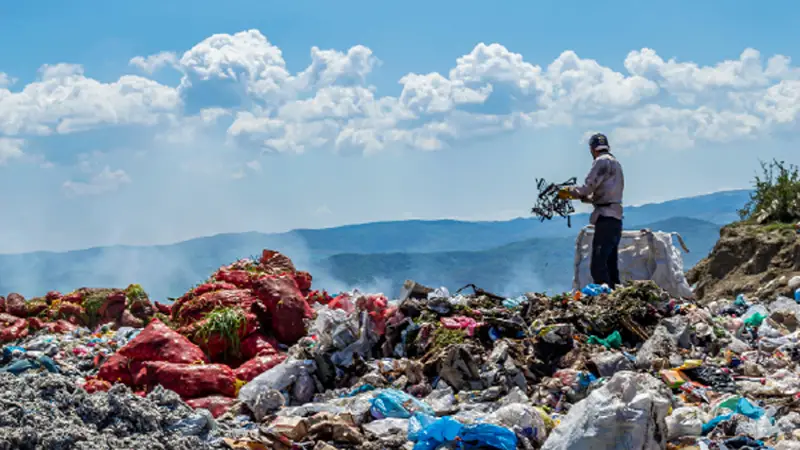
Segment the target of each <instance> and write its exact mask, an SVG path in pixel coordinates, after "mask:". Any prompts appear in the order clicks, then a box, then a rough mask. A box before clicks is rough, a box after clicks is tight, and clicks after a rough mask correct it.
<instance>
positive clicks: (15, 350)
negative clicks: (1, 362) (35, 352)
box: [3, 345, 27, 359]
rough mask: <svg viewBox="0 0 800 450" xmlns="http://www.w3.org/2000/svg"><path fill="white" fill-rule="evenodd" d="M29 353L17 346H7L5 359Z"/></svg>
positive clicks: (4, 350)
mask: <svg viewBox="0 0 800 450" xmlns="http://www.w3.org/2000/svg"><path fill="white" fill-rule="evenodd" d="M26 352H27V350H25V349H24V348H22V347H18V346H16V345H7V346H5V347H3V359H11V358H13V357H14V356H19V355H24V354H25V353H26Z"/></svg>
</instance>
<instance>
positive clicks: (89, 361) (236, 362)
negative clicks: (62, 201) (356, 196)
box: [0, 250, 800, 450]
mask: <svg viewBox="0 0 800 450" xmlns="http://www.w3.org/2000/svg"><path fill="white" fill-rule="evenodd" d="M473 288H474V289H473V290H474V292H473V293H463V292H461V291H459V292H456V293H454V294H451V293H450V292H449V291H448V290H447V289H445V288H438V289H432V288H430V287H426V286H422V285H419V284H417V283H414V282H408V283H407V284H406V286H405V287H404V289H403V292H402V293H401V295H400V298H398V299H394V300H389V299H387V298H386V297H385V296H383V295H380V294H373V295H369V294H363V293H360V292H358V291H353V292H345V293H340V294H338V295H336V296H331V295H328V294H327V293H326V292H324V291H321V292H318V291H312V290H311V276H310V275H309V274H307V273H305V272H300V271H297V270H296V269H295V267H294V265H293V264H292V263H291V260H289V258H287V257H286V256H284V255H281V254H280V253H277V252H272V251H269V250H266V251H264V253H263V254H262V257H261V258H260V260H259V261H250V260H243V261H239V262H236V263H234V264H232V265H230V266H227V267H223V268H221V269H220V270H219V271H217V272H216V273H215V274H214V275H213V276H212V277H211V279H210V280H208V281H207V282H205V283H203V284H201V285H199V286H197V287H195V288H193V289H192V290H190V291H189V292H188V293H187V294H185V295H184V296H182V297H181V298H180V299H178V300H176V301H175V302H174V303H173V304H171V305H161V304H156V305H154V307H153V310H154V312H153V313H152V315H151V316H148V317H147V319H146V320H145V319H142V321H143V322H146V324H145V323H143V324H142V325H144V326H143V327H141V326H140V327H133V326H123V324H122V323H121V322H120V321H119V320H116V321H108V320H105V321H100V322H98V325H97V326H96V328H88V327H86V326H83V325H81V326H78V325H76V324H74V323H72V322H69V321H68V323H70V324H71V325H73V327H69V328H67V329H61V328H56V327H55V326H54V325H51V326H47V325H45V326H43V327H40V328H39V329H36V330H33V329H31V326H30V323H29V324H28V327H27V330H28V333H27V334H26V335H23V333H22V332H21V331H19V328H20V326H22V324H20V323H18V320H19V319H14V321H13V322H10V324H11V326H13V327H16V328H14V329H15V331H14V333H16V334H14V336H18V337H19V338H18V339H15V340H13V341H11V342H8V343H7V345H6V346H5V347H4V348H3V359H2V361H0V372H5V373H0V388H2V389H3V391H4V392H3V395H2V396H0V401H2V402H3V407H2V408H0V411H3V412H0V449H4V448H26V447H24V445H29V446H30V447H29V448H64V449H68V448H69V449H71V448H134V446H135V447H138V448H230V449H244V448H247V449H262V448H263V449H283V450H289V449H309V450H312V449H313V450H333V449H361V450H391V449H409V450H411V449H416V450H420V449H421V450H426V449H431V450H432V449H440V448H463V449H470V448H472V449H479V448H480V449H498V450H512V449H517V448H520V449H547V450H555V449H568V448H569V449H584V448H585V449H590V448H591V449H612V448H613V449H616V448H626V449H663V448H674V449H678V448H689V449H712V448H713V449H748V448H749V449H762V448H763V449H766V448H774V449H800V367H798V364H799V363H800V343H798V338H800V303H799V302H798V301H795V300H794V299H792V298H787V297H778V298H775V299H766V298H765V299H756V298H749V297H745V296H743V295H741V296H739V297H738V298H736V299H718V300H716V301H712V302H709V303H708V304H706V306H700V305H698V304H696V303H693V302H692V301H688V300H682V299H676V298H672V297H670V295H669V294H667V293H666V292H665V291H663V290H661V289H659V288H658V287H657V286H656V285H655V284H653V283H652V282H636V283H633V284H630V285H628V286H625V287H621V288H618V289H616V290H614V291H613V292H612V291H610V290H609V289H608V288H607V287H605V286H595V285H589V286H586V287H585V288H584V289H582V290H581V291H578V292H574V293H565V294H562V295H558V296H547V295H544V294H536V293H530V294H526V295H524V296H520V297H517V298H504V297H502V296H498V295H494V294H492V293H489V292H485V291H482V290H480V289H478V288H476V287H474V286H473ZM9 297H10V296H9ZM125 305H126V310H128V309H127V308H128V307H127V302H126V303H125ZM5 306H6V307H7V306H8V303H7V302H6V304H5ZM15 308H16V309H14V311H15V312H19V311H20V308H19V307H18V306H16V307H15ZM6 314H8V309H7V308H6ZM14 317H19V316H16V315H15V316H14ZM47 317H48V319H49V320H50V321H48V322H43V324H52V323H57V322H58V320H65V319H62V318H60V317H59V316H53V317H50V316H47ZM25 320H28V319H25ZM60 430H69V431H60ZM137 439H138V440H137ZM25 442H28V443H30V444H25ZM156 442H159V443H156ZM32 443H38V444H37V445H39V447H36V445H33V444H32ZM20 445H22V447H20ZM142 445H144V447H142Z"/></svg>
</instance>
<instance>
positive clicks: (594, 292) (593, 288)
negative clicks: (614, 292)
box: [581, 284, 611, 297]
mask: <svg viewBox="0 0 800 450" xmlns="http://www.w3.org/2000/svg"><path fill="white" fill-rule="evenodd" d="M610 293H611V288H609V287H608V286H606V285H605V284H602V285H601V284H587V285H586V287H584V288H583V289H581V294H583V295H585V296H587V297H596V296H598V295H600V294H610Z"/></svg>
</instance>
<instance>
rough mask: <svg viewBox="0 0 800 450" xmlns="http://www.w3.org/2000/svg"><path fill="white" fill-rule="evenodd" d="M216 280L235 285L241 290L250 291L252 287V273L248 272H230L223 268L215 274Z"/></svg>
mask: <svg viewBox="0 0 800 450" xmlns="http://www.w3.org/2000/svg"><path fill="white" fill-rule="evenodd" d="M214 279H215V280H217V281H224V282H227V283H230V284H233V285H235V286H236V287H237V288H239V289H249V288H250V285H251V283H250V272H248V271H246V270H228V269H226V268H224V267H223V268H222V269H219V270H218V271H217V273H215V274H214Z"/></svg>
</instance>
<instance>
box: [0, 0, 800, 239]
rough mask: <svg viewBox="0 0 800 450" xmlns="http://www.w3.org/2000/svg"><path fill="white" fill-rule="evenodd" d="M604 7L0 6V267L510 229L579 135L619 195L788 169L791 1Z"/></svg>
mask: <svg viewBox="0 0 800 450" xmlns="http://www.w3.org/2000/svg"><path fill="white" fill-rule="evenodd" d="M561 3H564V2H561ZM606 3H611V5H608V4H604V5H601V4H600V2H588V1H574V2H569V4H568V5H567V6H558V2H522V1H518V2H517V1H514V2H500V3H498V5H495V6H489V4H488V3H486V2H472V1H460V2H453V1H436V2H422V1H416V0H410V1H404V2H391V3H390V2H363V1H340V2H310V1H293V2H281V3H278V2H266V1H234V0H231V1H229V2H226V3H225V6H221V5H222V4H221V3H219V2H211V1H192V2H188V1H183V0H170V1H168V2H165V1H160V2H155V1H150V0H144V1H138V2H95V1H88V0H87V1H78V2H56V1H39V2H16V1H9V2H3V3H2V4H0V42H2V43H3V44H2V45H0V164H2V165H0V188H2V190H3V192H4V195H3V196H0V211H2V213H3V216H4V219H5V220H3V221H2V222H0V236H2V238H0V252H20V251H30V250H41V249H49V250H65V249H74V248H83V247H88V246H95V245H108V244H115V243H123V244H151V243H169V242H175V241H178V240H183V239H187V238H190V237H195V236H202V235H210V234H215V233H220V232H234V231H246V230H258V231H283V230H287V229H291V228H298V227H308V228H318V227H326V226H334V225H339V224H346V223H354V222H368V221H374V220H391V219H404V218H425V219H428V218H430V219H432V218H442V217H452V218H463V219H475V220H478V219H502V218H511V217H515V216H525V215H526V214H527V212H528V211H529V208H530V205H531V202H532V200H533V196H534V192H535V181H534V179H535V178H536V177H544V178H547V179H548V180H554V181H555V180H562V179H566V178H569V177H571V176H579V177H582V176H583V175H584V173H585V171H586V170H587V169H588V167H589V165H590V163H591V161H590V158H589V156H588V154H587V150H586V144H585V139H586V136H587V133H590V132H592V131H597V130H600V131H604V132H606V133H607V134H608V135H609V137H610V140H611V145H612V147H613V149H614V152H615V153H617V154H618V156H619V157H620V159H621V160H622V162H623V164H624V167H625V170H626V178H627V191H626V198H625V200H626V202H628V203H631V204H641V203H646V202H651V201H660V200H666V199H670V198H677V197H684V196H691V195H695V194H700V193H707V192H713V191H717V190H723V189H731V188H741V187H747V186H748V185H749V182H750V179H751V177H752V175H753V173H754V171H755V170H756V168H757V164H758V159H759V158H761V159H769V158H773V157H777V158H782V159H786V160H787V161H790V162H797V160H798V158H797V156H796V155H797V149H796V147H797V138H796V137H794V136H797V131H798V119H800V81H798V80H800V69H799V68H798V67H797V65H796V64H797V63H796V61H798V59H800V55H798V47H797V45H796V43H797V42H800V11H798V9H800V6H798V5H797V3H796V2H790V1H774V2H769V3H757V2H755V3H754V2H745V1H726V2H724V3H723V2H701V3H700V4H697V2H688V1H673V2H669V3H668V4H666V3H663V2H662V3H661V4H654V3H653V2H638V1H636V2H634V1H617V2H606ZM765 5H768V7H766V6H765Z"/></svg>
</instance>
